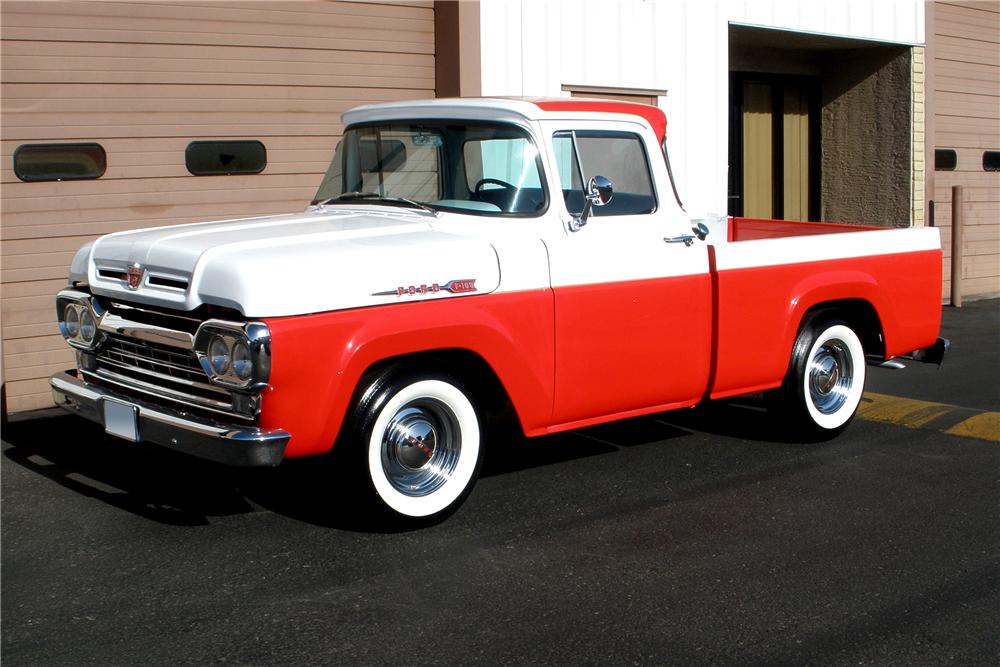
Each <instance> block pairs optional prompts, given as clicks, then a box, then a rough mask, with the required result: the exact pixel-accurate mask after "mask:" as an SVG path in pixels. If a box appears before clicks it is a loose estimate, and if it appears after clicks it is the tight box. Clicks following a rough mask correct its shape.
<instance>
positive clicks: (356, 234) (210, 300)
mask: <svg viewBox="0 0 1000 667" xmlns="http://www.w3.org/2000/svg"><path fill="white" fill-rule="evenodd" d="M435 222H436V218H434V217H432V216H430V215H429V214H424V213H416V212H413V213H411V212H409V211H404V210H392V209H387V208H386V207H380V206H370V207H368V206H362V207H351V208H343V207H337V208H323V207H317V208H310V209H308V210H307V211H306V212H304V213H301V214H294V215H276V216H268V217H259V218H247V219H241V220H224V221H220V222H208V223H197V224H191V225H180V226H174V227H161V228H156V229H144V230H138V231H132V232H121V233H117V234H110V235H108V236H104V237H102V238H100V239H98V240H97V241H95V242H93V243H92V244H88V245H87V246H84V247H83V248H81V249H80V251H79V252H78V253H77V256H76V257H75V258H74V260H73V265H72V267H71V269H70V281H71V282H75V281H82V282H86V283H88V284H89V285H90V287H91V290H92V291H93V292H94V293H95V294H98V295H103V296H108V297H112V298H117V299H121V300H124V301H129V302H135V303H142V304H147V305H153V306H162V307H166V308H172V309H178V310H194V309H195V308H197V307H199V306H201V305H202V304H212V305H217V306H224V307H228V308H235V309H237V310H239V311H240V312H242V313H243V314H244V315H246V316H247V317H280V316H287V315H300V314H304V313H315V312H324V311H329V310H338V309H343V308H356V307H361V306H371V305H379V304H384V303H397V302H399V301H401V300H404V299H442V298H454V297H456V296H460V295H468V294H483V293H488V292H492V291H493V290H495V289H496V288H497V286H498V285H499V282H500V268H499V261H498V259H497V254H496V251H495V250H494V248H493V247H492V246H491V245H490V244H489V243H488V242H486V241H484V240H482V239H479V238H475V237H471V236H460V235H456V234H453V233H448V232H443V231H439V230H436V229H435ZM130 267H132V268H133V273H135V274H136V276H135V277H134V279H133V283H137V284H136V285H135V286H134V287H132V286H130V285H129V276H128V273H129V269H130ZM140 272H141V276H139V275H138V274H139V273H140ZM135 278H137V280H136V279H135Z"/></svg>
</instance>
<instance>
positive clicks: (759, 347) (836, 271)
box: [710, 250, 941, 398]
mask: <svg viewBox="0 0 1000 667" xmlns="http://www.w3.org/2000/svg"><path fill="white" fill-rule="evenodd" d="M940 276H941V251H939V250H932V251H925V252H911V253H900V254H896V255H880V256H877V257H860V258H854V259H839V260H831V261H824V262H807V263H802V264H782V265H778V266H768V267H760V268H749V269H733V270H728V271H721V272H719V274H718V285H719V286H718V299H719V311H718V323H717V337H718V340H717V343H716V344H717V360H716V364H717V372H716V377H715V379H714V381H713V383H712V389H711V392H710V396H711V397H712V398H721V397H724V396H730V395H734V394H741V393H746V392H749V391H754V390H757V389H766V388H769V387H775V386H778V385H779V384H780V383H781V379H782V377H783V376H784V374H785V371H786V369H787V368H788V361H789V358H790V356H791V351H792V345H793V344H794V342H795V336H796V335H797V333H798V326H799V323H800V322H801V321H802V317H803V316H804V315H805V313H806V312H807V311H808V310H809V309H810V308H812V307H813V306H815V305H817V304H820V303H823V302H827V301H836V300H841V299H863V300H865V301H868V302H869V303H870V304H871V305H872V306H873V307H874V308H875V311H876V312H877V313H878V316H879V318H880V320H881V323H882V329H883V333H884V336H885V346H886V353H887V355H888V356H895V355H899V354H904V353H906V352H910V351H912V350H916V349H919V348H921V347H925V346H927V345H930V344H932V343H933V342H934V341H935V339H936V338H937V333H938V329H939V328H940V324H941V307H940V289H941V283H940Z"/></svg>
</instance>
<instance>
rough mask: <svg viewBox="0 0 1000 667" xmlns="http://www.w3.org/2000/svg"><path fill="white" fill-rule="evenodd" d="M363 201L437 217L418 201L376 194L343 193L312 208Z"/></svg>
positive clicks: (431, 210) (317, 202)
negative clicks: (400, 207) (372, 201)
mask: <svg viewBox="0 0 1000 667" xmlns="http://www.w3.org/2000/svg"><path fill="white" fill-rule="evenodd" d="M365 199H374V200H377V201H378V203H380V204H389V205H390V206H407V207H409V208H419V209H420V210H422V211H427V212H428V213H430V214H432V215H437V211H436V210H434V209H433V208H431V207H430V206H427V205H425V204H421V203H420V202H418V201H413V200H412V199H406V198H405V197H386V196H383V195H380V194H379V193H377V192H345V193H343V194H339V195H337V196H336V197H330V198H329V199H324V200H322V201H315V202H313V206H326V205H327V204H335V203H337V202H348V201H357V200H365Z"/></svg>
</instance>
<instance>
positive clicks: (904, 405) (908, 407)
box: [858, 392, 960, 428]
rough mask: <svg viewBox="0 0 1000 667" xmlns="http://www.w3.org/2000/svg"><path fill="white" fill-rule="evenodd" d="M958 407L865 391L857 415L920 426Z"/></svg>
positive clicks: (868, 418)
mask: <svg viewBox="0 0 1000 667" xmlns="http://www.w3.org/2000/svg"><path fill="white" fill-rule="evenodd" d="M958 409H960V408H959V407H958V406H957V405H947V404H945V403H931V402H930V401H918V400H916V399H913V398H902V397H900V396H888V395H886V394H875V393H872V392H866V393H865V395H864V396H862V398H861V405H859V406H858V416H859V417H861V418H862V419H867V420H868V421H875V422H885V423H887V424H899V425H901V426H906V427H908V428H921V427H922V426H924V425H925V424H928V423H930V422H932V421H934V420H935V419H937V418H938V417H941V416H943V415H946V414H948V413H950V412H952V411H954V410H958Z"/></svg>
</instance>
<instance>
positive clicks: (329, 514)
mask: <svg viewBox="0 0 1000 667" xmlns="http://www.w3.org/2000/svg"><path fill="white" fill-rule="evenodd" d="M689 434H690V431H688V430H684V429H680V428H676V427H674V426H671V425H668V424H666V423H663V422H661V421H659V420H657V419H655V418H650V417H643V418H636V419H629V420H625V421H621V422H615V423H612V424H606V425H601V426H595V427H591V428H587V429H582V430H579V431H573V432H568V433H562V434H557V435H553V436H547V437H542V438H533V439H530V440H529V439H527V438H524V437H523V436H521V435H504V436H500V437H496V438H493V439H492V441H491V442H490V443H489V444H488V449H487V452H486V458H485V459H484V465H483V469H482V471H481V474H480V477H492V476H498V475H506V474H512V473H516V472H519V471H523V470H529V469H532V468H537V467H541V466H547V465H553V464H560V463H565V462H568V461H572V460H576V459H581V458H586V457H591V456H598V455H605V454H614V453H616V452H619V451H621V450H622V449H623V448H631V447H637V446H644V445H653V444H656V443H660V442H663V441H665V440H668V439H673V438H679V437H682V436H685V435H689ZM498 435H499V434H498ZM3 442H4V447H3V456H4V458H5V459H6V461H5V464H6V465H9V464H11V463H15V464H17V465H19V466H21V467H22V468H24V469H26V470H29V471H31V472H33V473H35V474H38V475H41V476H43V477H45V478H47V479H49V480H51V481H53V482H55V483H57V484H59V485H60V486H62V487H64V488H66V489H69V490H71V491H73V492H75V493H78V494H80V495H83V496H87V497H90V498H94V499H96V500H100V501H102V502H105V503H107V504H108V505H110V506H112V507H115V508H118V509H120V510H123V511H126V512H129V513H131V514H134V515H136V516H140V517H143V518H145V519H149V520H150V521H155V522H158V523H161V524H165V525H172V526H204V525H208V524H209V523H210V519H211V518H212V517H225V516H232V515H238V514H248V513H251V512H254V511H256V509H257V508H263V509H266V510H269V511H272V512H275V513H277V514H280V515H283V516H287V517H289V518H292V519H295V520H298V521H304V522H308V523H311V524H315V525H319V526H323V527H330V528H338V529H343V530H351V531H357V532H399V531H400V530H408V529H411V528H413V527H415V526H410V525H407V526H399V525H397V524H395V523H394V522H393V521H392V520H391V519H390V518H388V517H385V516H382V515H380V514H376V513H373V512H372V511H365V510H364V509H362V508H363V504H362V503H359V502H358V497H357V493H358V487H357V483H356V481H355V480H354V479H351V475H350V471H349V470H345V465H344V464H345V463H347V461H344V460H343V459H345V458H346V457H335V456H322V457H313V458H308V459H291V460H288V461H286V462H284V463H283V464H282V465H280V466H278V467H277V468H258V469H251V468H231V467H228V466H224V465H220V464H216V463H213V462H210V461H204V460H202V459H198V458H195V457H191V456H186V455H184V454H178V453H175V452H172V451H169V450H166V449H163V448H160V447H158V446H156V445H151V444H147V443H129V442H126V441H124V440H120V439H118V438H114V437H112V436H108V435H107V434H105V433H104V430H103V429H102V428H101V427H100V426H99V425H97V424H94V423H92V422H88V421H83V420H80V419H76V418H74V417H72V416H69V415H67V416H57V417H48V418H40V419H33V420H24V421H16V422H11V423H9V424H8V425H7V426H6V427H5V428H4V432H3ZM345 508H347V509H348V510H349V511H345Z"/></svg>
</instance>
